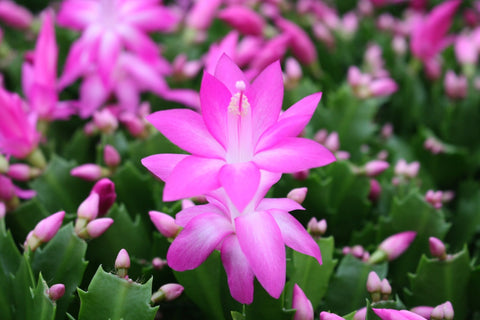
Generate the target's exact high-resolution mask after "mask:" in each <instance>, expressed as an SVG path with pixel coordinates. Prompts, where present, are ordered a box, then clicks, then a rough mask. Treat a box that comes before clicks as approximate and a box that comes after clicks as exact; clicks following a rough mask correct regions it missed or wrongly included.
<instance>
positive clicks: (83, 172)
mask: <svg viewBox="0 0 480 320" xmlns="http://www.w3.org/2000/svg"><path fill="white" fill-rule="evenodd" d="M70 175H72V176H74V177H77V178H80V179H83V180H87V181H96V180H98V179H100V178H102V177H104V176H105V175H107V172H106V170H105V169H103V168H102V167H100V166H99V165H97V164H93V163H87V164H82V165H81V166H78V167H75V168H73V169H72V170H71V171H70Z"/></svg>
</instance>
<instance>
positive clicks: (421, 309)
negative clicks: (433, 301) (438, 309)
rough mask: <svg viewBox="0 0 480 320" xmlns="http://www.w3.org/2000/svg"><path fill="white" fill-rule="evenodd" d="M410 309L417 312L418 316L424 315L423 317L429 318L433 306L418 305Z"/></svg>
mask: <svg viewBox="0 0 480 320" xmlns="http://www.w3.org/2000/svg"><path fill="white" fill-rule="evenodd" d="M410 311H411V312H413V313H416V314H418V315H419V316H422V317H424V318H425V319H430V315H431V314H432V311H433V307H428V306H418V307H415V308H412V309H410Z"/></svg>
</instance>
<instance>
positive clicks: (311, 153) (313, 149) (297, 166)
mask: <svg viewBox="0 0 480 320" xmlns="http://www.w3.org/2000/svg"><path fill="white" fill-rule="evenodd" d="M335 160H336V159H335V156H334V155H333V154H332V153H331V152H330V151H329V150H328V149H327V148H325V147H324V146H322V145H321V144H319V143H317V142H315V141H312V140H308V139H305V138H285V139H284V140H283V141H282V142H280V143H278V144H276V145H274V146H273V147H272V148H270V149H266V150H264V151H261V152H259V153H257V154H256V155H255V157H254V162H255V163H256V164H257V165H258V167H259V168H260V169H264V170H268V171H273V172H283V173H293V172H298V171H302V170H306V169H310V168H316V167H321V166H324V165H327V164H329V163H332V162H333V161H335Z"/></svg>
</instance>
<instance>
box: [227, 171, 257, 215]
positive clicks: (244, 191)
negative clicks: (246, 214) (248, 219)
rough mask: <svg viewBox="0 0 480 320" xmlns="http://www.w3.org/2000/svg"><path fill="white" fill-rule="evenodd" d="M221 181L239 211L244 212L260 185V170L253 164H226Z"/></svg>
mask: <svg viewBox="0 0 480 320" xmlns="http://www.w3.org/2000/svg"><path fill="white" fill-rule="evenodd" d="M219 179H220V183H221V184H222V186H223V187H224V188H225V191H226V192H227V194H228V196H229V197H230V199H231V200H232V202H233V204H234V205H235V206H236V207H237V209H238V211H240V212H242V211H243V209H245V207H246V206H247V204H248V203H249V202H250V201H251V200H252V198H253V196H254V195H255V193H256V191H257V189H258V185H259V183H260V170H259V169H258V167H257V166H256V165H255V164H254V163H253V162H240V163H232V164H226V165H224V166H223V167H222V169H221V170H220V173H219Z"/></svg>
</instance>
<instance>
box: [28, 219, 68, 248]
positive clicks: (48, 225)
mask: <svg viewBox="0 0 480 320" xmlns="http://www.w3.org/2000/svg"><path fill="white" fill-rule="evenodd" d="M64 217H65V211H60V212H57V213H54V214H52V215H50V216H49V217H47V218H45V219H43V220H41V221H40V222H39V223H38V224H37V225H36V226H35V229H33V231H31V232H30V233H29V234H28V236H27V239H26V240H25V243H24V246H25V248H27V247H28V248H30V250H31V251H35V249H37V248H38V247H39V246H40V245H41V244H42V243H45V242H48V241H50V240H51V239H52V238H53V237H54V236H55V235H56V234H57V232H58V230H59V229H60V227H61V226H62V222H63V218H64Z"/></svg>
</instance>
